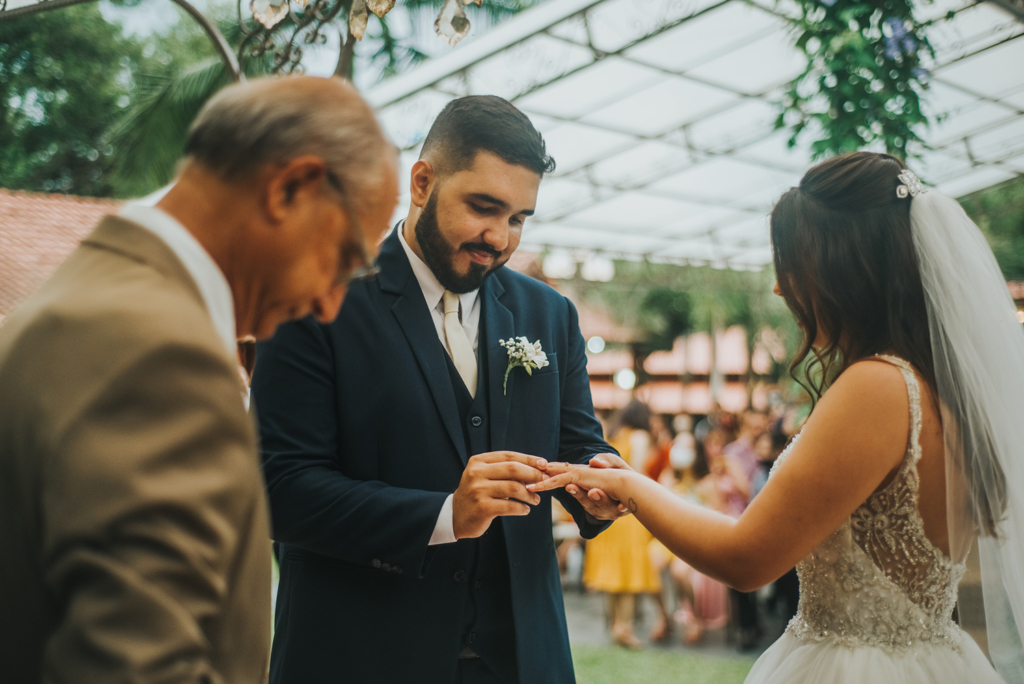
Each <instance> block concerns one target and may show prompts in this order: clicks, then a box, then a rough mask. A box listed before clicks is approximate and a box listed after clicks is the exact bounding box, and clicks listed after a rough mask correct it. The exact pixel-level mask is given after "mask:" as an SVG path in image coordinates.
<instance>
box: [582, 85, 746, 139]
mask: <svg viewBox="0 0 1024 684" xmlns="http://www.w3.org/2000/svg"><path fill="white" fill-rule="evenodd" d="M738 99H739V95H736V94H734V93H730V92H729V91H727V90H722V89H720V88H713V87H711V86H706V85H703V84H701V83H696V82H694V81H690V80H688V79H684V78H678V77H671V76H670V77H665V78H663V79H662V80H661V81H660V82H659V83H655V84H654V85H652V86H650V87H648V88H646V89H644V90H642V91H640V92H639V93H636V94H634V95H630V96H628V97H626V98H623V99H620V100H618V101H617V102H615V103H614V104H612V105H610V106H607V107H604V108H602V109H599V110H597V111H596V112H594V113H593V114H590V115H588V116H585V117H584V118H583V119H582V121H583V122H585V123H595V124H601V125H604V126H610V127H612V128H615V129H618V130H624V129H629V128H632V129H633V130H634V131H635V132H636V133H638V134H640V135H645V136H655V135H658V134H660V133H666V132H668V131H670V130H672V129H675V128H679V127H680V126H682V125H683V124H684V123H689V122H691V121H694V120H696V119H699V118H701V117H702V116H705V115H707V114H710V113H712V112H714V111H718V110H720V109H722V107H723V106H724V105H726V104H728V103H730V102H734V101H736V100H738Z"/></svg>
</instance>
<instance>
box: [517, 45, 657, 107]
mask: <svg viewBox="0 0 1024 684" xmlns="http://www.w3.org/2000/svg"><path fill="white" fill-rule="evenodd" d="M664 78H665V75H664V74H663V73H661V72H659V71H655V70H654V69H650V68H647V67H644V66H640V65H638V64H633V63H631V62H627V61H625V60H623V59H619V58H618V57H608V58H607V59H604V60H602V61H600V62H598V63H596V64H594V65H593V66H591V67H590V68H587V69H584V70H583V71H579V72H577V73H575V74H572V75H571V76H567V77H566V78H564V79H562V80H560V81H557V82H555V83H553V84H551V85H549V86H547V87H544V88H541V89H539V90H537V91H535V92H533V93H530V94H529V95H526V96H524V97H520V98H518V99H517V100H516V106H518V107H521V108H522V110H523V111H524V112H540V113H542V114H548V115H550V116H557V117H565V118H570V119H572V118H576V117H579V116H582V115H584V114H586V113H587V112H591V111H593V110H594V109H595V108H596V107H600V106H602V105H605V104H608V103H610V102H614V101H615V100H617V99H619V98H621V97H625V96H627V95H629V94H630V93H635V92H637V91H639V90H643V89H644V88H646V87H648V86H650V85H653V84H655V83H659V82H661V81H662V80H664Z"/></svg>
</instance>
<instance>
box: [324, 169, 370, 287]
mask: <svg viewBox="0 0 1024 684" xmlns="http://www.w3.org/2000/svg"><path fill="white" fill-rule="evenodd" d="M325 175H326V177H327V182H328V183H330V185H331V187H332V188H334V190H335V192H337V193H338V195H339V196H340V197H341V207H342V210H343V211H344V212H345V217H346V218H347V219H348V222H349V225H350V226H351V227H352V233H354V235H355V241H354V242H355V247H356V250H357V251H358V253H359V256H360V257H361V259H362V262H363V265H362V266H360V267H359V268H355V269H352V270H351V271H349V272H348V273H344V274H339V276H338V280H337V284H338V285H350V284H351V283H354V282H358V281H361V280H369V279H371V278H373V277H374V276H376V275H377V274H378V273H380V267H378V266H377V264H376V263H375V262H374V260H373V259H372V258H371V257H370V250H369V248H368V247H367V246H366V235H365V234H364V233H363V230H362V227H361V226H360V225H359V220H358V219H357V218H356V214H355V212H354V211H352V203H351V201H349V197H348V193H347V192H345V187H344V186H343V185H342V184H341V179H340V178H338V176H337V174H335V173H334V172H333V171H331V170H330V169H327V170H326V172H325ZM351 246H352V244H351V243H349V244H347V245H342V247H341V254H339V255H338V258H339V263H340V264H342V265H344V264H345V263H347V261H348V259H347V258H346V251H347V249H346V248H349V247H351Z"/></svg>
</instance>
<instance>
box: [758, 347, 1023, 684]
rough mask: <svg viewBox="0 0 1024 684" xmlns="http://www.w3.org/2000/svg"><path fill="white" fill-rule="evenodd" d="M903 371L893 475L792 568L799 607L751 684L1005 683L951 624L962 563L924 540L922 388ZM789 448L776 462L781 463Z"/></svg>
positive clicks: (907, 367)
mask: <svg viewBox="0 0 1024 684" xmlns="http://www.w3.org/2000/svg"><path fill="white" fill-rule="evenodd" d="M878 358H880V359H883V360H885V361H888V362H889V363H891V364H893V365H895V366H897V367H899V368H900V370H901V371H902V373H903V377H904V379H905V380H906V383H907V392H908V395H909V397H910V438H909V440H908V446H907V452H906V454H905V456H904V458H903V463H902V465H901V466H900V469H899V471H898V472H897V473H896V476H895V478H893V480H892V481H891V482H890V483H889V484H888V485H887V486H886V487H884V488H883V489H881V490H879V491H877V492H875V493H874V494H872V495H871V497H870V498H869V499H868V500H867V501H865V502H864V503H863V504H862V505H861V507H860V508H858V509H857V510H856V511H855V512H854V514H853V515H852V516H850V518H849V520H847V521H846V522H844V523H843V524H842V525H841V526H840V527H839V528H838V529H837V530H836V531H835V532H833V533H832V534H831V535H830V536H829V537H828V538H827V539H825V541H823V542H822V543H821V544H820V545H819V546H818V547H817V548H816V549H814V551H812V552H811V554H810V555H809V556H807V558H805V559H804V560H803V561H801V562H800V563H799V564H798V565H797V572H798V574H799V575H800V606H799V610H798V611H797V614H796V617H794V618H793V620H792V621H791V622H790V623H789V626H788V627H787V628H786V632H785V634H783V635H782V638H780V639H779V640H778V641H777V642H775V644H773V645H772V646H771V648H769V649H768V650H767V651H766V652H765V653H764V654H763V655H762V656H761V657H760V658H759V659H758V661H757V663H755V664H754V667H753V669H752V670H751V671H750V675H749V676H748V677H747V680H746V682H747V684H762V683H763V684H782V683H783V682H785V683H786V684H799V683H801V682H807V683H810V682H815V683H817V682H830V683H836V684H842V683H849V684H854V683H857V684H862V683H863V684H911V683H917V682H920V683H921V684H924V683H925V682H929V683H931V682H938V683H943V682H951V683H952V682H965V681H970V682H971V684H989V683H990V682H991V683H992V684H998V683H1001V682H1002V681H1003V680H1002V679H1001V678H1000V677H999V675H998V674H996V672H995V670H994V669H993V668H992V666H991V665H990V664H989V662H988V659H987V658H986V657H985V655H984V654H983V653H982V652H981V650H980V649H979V648H978V646H977V644H975V643H974V640H973V639H971V637H970V636H968V635H967V634H965V633H964V632H963V631H962V630H961V629H960V628H959V627H958V626H957V625H956V624H955V623H954V622H953V620H952V618H951V615H952V612H953V606H954V604H955V603H956V599H957V586H958V584H959V583H960V579H961V578H962V577H963V574H964V564H963V563H953V562H952V561H951V560H950V559H949V558H948V557H947V556H946V555H945V554H943V552H942V551H941V550H939V549H938V548H936V547H935V546H934V545H932V543H931V542H929V541H928V538H927V537H925V534H924V523H923V521H922V518H921V515H920V513H919V512H918V499H919V496H920V491H919V480H918V474H917V462H918V460H919V459H920V458H921V445H920V434H921V390H920V386H919V385H918V382H917V377H916V376H915V375H914V372H913V371H912V370H911V367H910V364H908V363H907V362H906V361H904V360H902V359H897V358H894V357H890V356H882V357H878ZM791 449H792V445H790V449H787V450H786V452H784V453H783V454H782V456H780V457H779V459H778V462H777V463H776V466H777V465H778V463H781V462H782V461H783V460H784V459H785V458H786V456H787V454H788V453H789V451H790V450H791Z"/></svg>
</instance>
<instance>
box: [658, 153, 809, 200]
mask: <svg viewBox="0 0 1024 684" xmlns="http://www.w3.org/2000/svg"><path fill="white" fill-rule="evenodd" d="M798 180H799V179H798ZM790 185H792V180H791V177H790V175H789V174H784V173H781V172H779V171H773V170H771V169H766V168H765V167H763V166H759V165H755V164H751V163H748V162H742V161H738V160H735V159H730V158H727V157H716V158H714V159H712V160H710V161H708V162H705V163H704V164H700V165H698V166H694V167H693V168H690V169H687V170H686V171H683V172H682V173H679V174H676V175H674V176H672V177H670V178H665V179H664V180H660V181H658V182H656V183H653V184H652V185H651V187H652V188H653V189H655V190H662V191H665V192H669V193H672V194H673V195H676V196H678V197H681V198H686V199H690V200H697V198H701V199H700V200H698V201H703V202H710V203H711V204H724V205H728V204H731V203H732V202H734V201H736V200H737V199H738V198H742V197H744V196H747V195H751V194H753V193H757V192H760V191H763V190H773V191H774V189H775V188H777V187H780V186H785V187H789V186H790Z"/></svg>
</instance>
